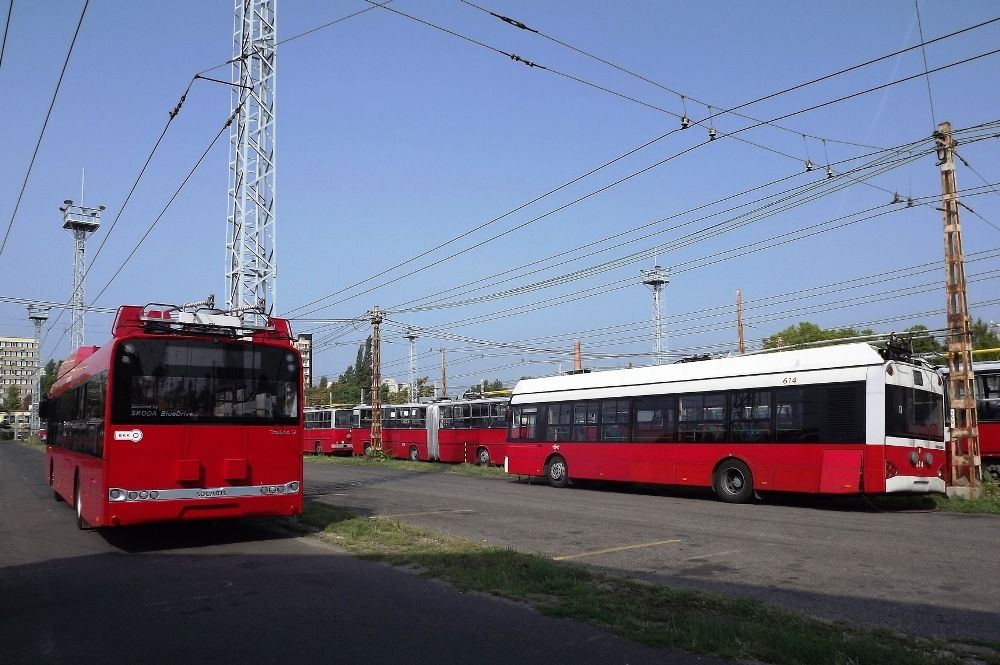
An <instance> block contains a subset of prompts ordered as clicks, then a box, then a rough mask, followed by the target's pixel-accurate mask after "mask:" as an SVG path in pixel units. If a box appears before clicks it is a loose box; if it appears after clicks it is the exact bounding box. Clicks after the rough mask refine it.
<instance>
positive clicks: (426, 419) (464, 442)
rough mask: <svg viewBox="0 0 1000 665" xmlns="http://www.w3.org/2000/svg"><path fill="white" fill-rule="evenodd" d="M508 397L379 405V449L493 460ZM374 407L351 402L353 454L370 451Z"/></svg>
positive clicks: (399, 454) (432, 457)
mask: <svg viewBox="0 0 1000 665" xmlns="http://www.w3.org/2000/svg"><path fill="white" fill-rule="evenodd" d="M508 402H509V400H508V399H506V398H489V399H467V400H455V401H450V400H449V401H443V402H433V403H430V404H386V405H384V406H383V407H382V450H384V451H385V453H386V455H389V456H390V457H395V458H397V459H410V460H414V461H418V460H423V461H439V462H450V463H463V462H464V463H468V464H476V463H478V464H484V465H485V464H491V463H492V462H493V460H496V461H497V462H500V461H501V460H503V455H504V449H505V448H506V445H507V444H506V441H507V422H506V418H505V415H506V411H507V404H508ZM371 422H372V408H371V407H370V406H367V405H364V404H362V405H359V406H356V407H354V412H353V416H352V424H351V428H352V429H351V435H352V438H351V442H352V445H353V447H354V454H355V455H366V454H368V453H369V452H370V451H371Z"/></svg>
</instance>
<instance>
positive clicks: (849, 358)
mask: <svg viewBox="0 0 1000 665" xmlns="http://www.w3.org/2000/svg"><path fill="white" fill-rule="evenodd" d="M884 364H885V361H884V360H883V359H882V356H881V355H879V353H878V351H876V350H875V349H874V348H873V347H872V346H870V345H868V344H842V345H837V346H826V347H820V348H816V349H803V350H801V351H781V352H776V353H762V354H756V355H748V356H737V357H734V358H720V359H717V360H701V361H696V362H689V363H675V364H673V365H654V366H651V367H636V368H632V369H619V370H611V371H607V372H591V373H587V374H573V375H568V376H549V377H543V378H538V379H522V380H521V381H518V383H517V386H515V387H514V392H513V395H512V400H511V401H512V403H514V404H517V403H522V404H523V403H529V402H532V401H534V400H537V399H543V400H546V401H547V400H551V399H559V398H558V397H556V395H557V394H559V393H564V392H565V391H569V393H571V394H566V395H565V396H564V397H562V398H561V399H573V396H574V394H575V395H576V396H578V397H579V398H581V399H594V398H597V397H599V396H606V397H613V396H616V395H641V394H655V393H657V392H661V391H663V389H664V388H665V387H666V386H667V385H669V384H677V383H684V384H690V387H685V388H684V389H683V390H678V392H683V391H687V390H691V391H701V390H726V389H740V388H743V387H748V386H751V385H754V384H757V383H761V382H760V381H759V380H757V381H753V380H751V379H752V378H753V377H758V378H759V377H761V376H767V375H782V374H793V373H800V372H814V373H816V379H817V381H822V382H827V381H830V382H832V381H863V380H865V377H866V375H867V368H869V367H872V366H880V365H884ZM723 379H731V381H727V382H726V384H725V385H721V384H720V383H719V381H720V380H723ZM741 379H742V380H741ZM778 379H779V380H780V377H778ZM811 382H813V381H803V383H811ZM773 383H774V381H767V382H766V384H767V385H772V384H773ZM674 390H677V388H674ZM599 391H607V392H606V394H603V395H602V394H600V393H599Z"/></svg>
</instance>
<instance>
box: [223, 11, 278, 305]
mask: <svg viewBox="0 0 1000 665" xmlns="http://www.w3.org/2000/svg"><path fill="white" fill-rule="evenodd" d="M275 3H276V0H236V12H235V18H234V23H233V61H232V82H233V83H234V85H233V87H232V93H231V99H232V105H231V108H232V110H233V112H234V116H235V122H234V123H233V124H232V125H231V128H230V132H229V223H228V226H227V232H226V252H227V254H228V257H227V265H226V290H227V293H228V295H227V296H226V306H227V308H228V309H229V310H230V311H236V312H245V311H246V310H256V313H255V312H248V313H246V315H245V316H246V317H247V318H250V319H253V320H254V321H256V322H258V323H263V316H264V315H270V314H271V313H273V312H274V308H275V296H276V294H275V288H276V281H277V273H278V269H277V265H278V264H277V253H276V246H275V218H274V200H275V197H274V166H275V149H274V148H275V144H274V119H275V116H274V111H275V60H276V42H275V31H276V27H277V25H276V19H277V15H276V10H275Z"/></svg>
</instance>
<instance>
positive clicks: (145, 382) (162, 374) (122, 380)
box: [111, 339, 299, 425]
mask: <svg viewBox="0 0 1000 665" xmlns="http://www.w3.org/2000/svg"><path fill="white" fill-rule="evenodd" d="M298 376H299V366H298V358H297V356H296V355H295V354H294V353H292V352H291V351H289V350H288V349H282V348H277V347H271V346H260V345H250V344H245V343H238V342H224V341H220V342H201V341H186V340H173V339H133V340H128V341H125V342H123V343H121V344H119V345H118V348H117V349H116V352H115V358H114V380H113V385H114V391H113V396H112V407H111V418H112V422H113V423H116V424H136V423H162V424H169V423H179V422H192V423H216V424H271V425H274V424H279V425H295V424H297V423H298V398H299V396H298V385H299V378H298Z"/></svg>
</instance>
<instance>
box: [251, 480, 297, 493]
mask: <svg viewBox="0 0 1000 665" xmlns="http://www.w3.org/2000/svg"><path fill="white" fill-rule="evenodd" d="M298 491H299V481H297V480H293V481H292V482H290V483H285V484H284V485H261V486H260V493H261V494H295V493H296V492H298Z"/></svg>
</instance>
